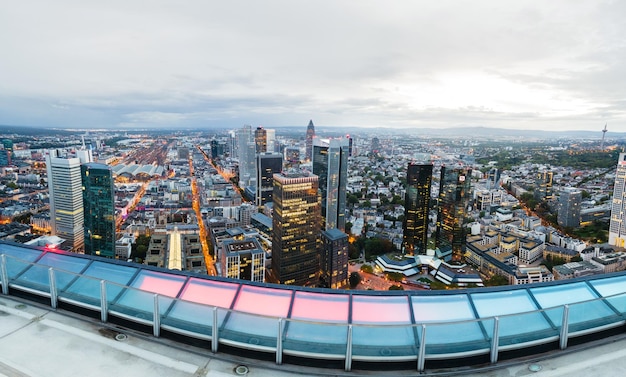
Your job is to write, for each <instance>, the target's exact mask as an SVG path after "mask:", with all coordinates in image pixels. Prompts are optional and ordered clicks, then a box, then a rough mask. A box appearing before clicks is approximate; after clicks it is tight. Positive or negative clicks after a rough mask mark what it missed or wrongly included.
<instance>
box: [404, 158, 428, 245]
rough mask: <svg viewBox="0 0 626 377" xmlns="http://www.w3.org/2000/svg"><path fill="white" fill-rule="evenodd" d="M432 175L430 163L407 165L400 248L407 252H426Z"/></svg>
mask: <svg viewBox="0 0 626 377" xmlns="http://www.w3.org/2000/svg"><path fill="white" fill-rule="evenodd" d="M432 175H433V165H432V164H426V165H417V164H413V163H409V166H408V167H407V172H406V182H407V188H406V195H405V197H404V221H403V224H402V229H403V237H402V249H403V251H404V252H405V253H407V254H426V249H427V246H428V211H429V204H430V187H431V182H432Z"/></svg>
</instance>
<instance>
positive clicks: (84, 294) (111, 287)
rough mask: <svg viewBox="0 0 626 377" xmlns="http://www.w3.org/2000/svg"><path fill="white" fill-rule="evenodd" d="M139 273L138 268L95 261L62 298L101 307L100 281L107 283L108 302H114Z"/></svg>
mask: <svg viewBox="0 0 626 377" xmlns="http://www.w3.org/2000/svg"><path fill="white" fill-rule="evenodd" d="M136 272H137V268H136V267H130V266H123V265H116V264H111V263H106V262H100V261H94V262H92V263H91V264H90V265H89V267H87V269H86V270H85V272H84V273H83V274H82V276H80V277H79V278H78V279H77V280H75V281H74V282H73V283H72V284H71V285H70V286H69V287H68V288H67V289H66V290H65V291H64V292H62V293H61V294H60V297H64V298H68V299H72V300H75V301H79V302H84V303H86V304H91V305H98V306H99V305H100V281H101V280H105V281H106V295H107V301H108V302H111V301H113V300H114V299H115V298H116V297H117V295H119V294H120V292H122V290H123V287H124V286H126V285H128V283H129V282H130V279H132V277H133V275H135V273H136Z"/></svg>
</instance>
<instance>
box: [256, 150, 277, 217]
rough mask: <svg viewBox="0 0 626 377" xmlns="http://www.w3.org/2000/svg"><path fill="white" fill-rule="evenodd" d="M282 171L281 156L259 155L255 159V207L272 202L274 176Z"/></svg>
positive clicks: (274, 154) (272, 154)
mask: <svg viewBox="0 0 626 377" xmlns="http://www.w3.org/2000/svg"><path fill="white" fill-rule="evenodd" d="M282 170H283V155H281V154H280V153H259V154H258V155H257V158H256V173H257V177H256V205H257V206H264V205H266V204H267V203H271V202H272V193H273V192H274V186H273V182H274V174H276V173H280V172H281V171H282Z"/></svg>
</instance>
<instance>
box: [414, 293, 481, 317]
mask: <svg viewBox="0 0 626 377" xmlns="http://www.w3.org/2000/svg"><path fill="white" fill-rule="evenodd" d="M412 301H413V315H414V316H415V322H416V323H421V322H433V321H434V322H442V321H458V320H466V319H474V318H475V316H474V312H473V310H472V308H471V306H470V303H469V300H468V299H467V296H466V295H456V296H448V295H446V296H413V297H412Z"/></svg>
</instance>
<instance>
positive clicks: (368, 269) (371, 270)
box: [361, 264, 374, 274]
mask: <svg viewBox="0 0 626 377" xmlns="http://www.w3.org/2000/svg"><path fill="white" fill-rule="evenodd" d="M361 271H363V272H367V273H368V274H373V273H374V268H373V267H372V266H370V265H369V264H364V265H362V266H361Z"/></svg>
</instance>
